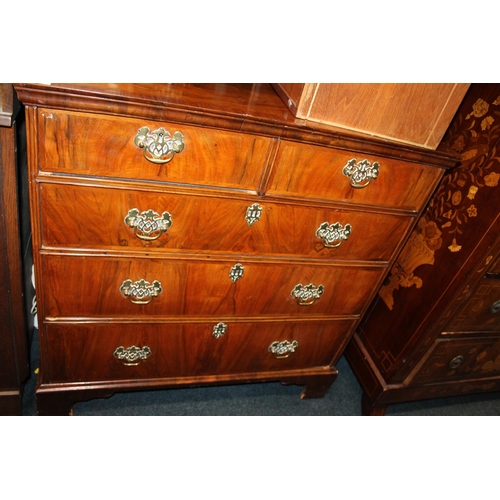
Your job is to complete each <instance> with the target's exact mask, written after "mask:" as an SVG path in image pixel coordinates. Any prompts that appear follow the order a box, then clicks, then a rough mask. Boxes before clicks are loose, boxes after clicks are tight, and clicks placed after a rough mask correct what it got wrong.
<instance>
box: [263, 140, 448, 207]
mask: <svg viewBox="0 0 500 500" xmlns="http://www.w3.org/2000/svg"><path fill="white" fill-rule="evenodd" d="M364 162H365V163H364ZM350 163H352V165H351V167H348V164H350ZM377 165H378V167H377ZM345 167H347V170H348V171H349V172H350V173H351V175H346V174H344V173H343V171H344V168H345ZM377 170H378V173H377ZM346 173H348V172H346ZM442 174H443V171H442V170H441V169H439V168H434V167H428V166H423V165H419V164H415V163H408V162H404V161H398V160H392V159H385V158H379V157H376V156H372V155H368V156H367V155H363V154H362V153H353V152H349V151H342V150H335V149H331V148H325V147H321V146H312V145H306V144H297V143H292V142H286V141H283V142H281V144H280V147H279V150H278V153H277V156H276V160H275V164H274V170H273V172H272V174H271V178H270V181H269V183H268V189H267V194H268V195H273V196H296V197H308V198H313V199H321V200H337V201H342V202H346V203H361V204H366V205H376V206H383V207H392V208H399V209H405V210H420V208H421V207H422V206H423V204H424V203H425V202H426V201H427V199H428V197H429V195H430V193H431V192H432V191H433V190H434V188H435V187H436V185H437V183H438V182H439V180H440V179H441V176H442ZM357 176H359V178H358V177H357ZM351 181H352V182H353V183H354V184H356V185H360V186H363V187H353V186H352V185H351Z"/></svg>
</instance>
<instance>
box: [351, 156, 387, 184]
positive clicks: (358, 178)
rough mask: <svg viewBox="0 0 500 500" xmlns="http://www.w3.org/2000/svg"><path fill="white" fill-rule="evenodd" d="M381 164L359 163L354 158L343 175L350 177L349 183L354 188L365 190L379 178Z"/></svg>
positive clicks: (364, 161)
mask: <svg viewBox="0 0 500 500" xmlns="http://www.w3.org/2000/svg"><path fill="white" fill-rule="evenodd" d="M379 171H380V164H379V163H378V162H377V161H374V162H373V163H370V162H369V161H368V160H362V161H360V162H359V163H357V160H356V158H352V159H351V160H349V161H348V162H347V164H346V166H345V167H344V168H343V169H342V173H343V174H344V175H345V176H347V177H349V182H350V183H351V186H352V187H354V188H364V187H366V186H368V184H370V182H371V181H372V180H374V179H376V178H377V177H378V174H379Z"/></svg>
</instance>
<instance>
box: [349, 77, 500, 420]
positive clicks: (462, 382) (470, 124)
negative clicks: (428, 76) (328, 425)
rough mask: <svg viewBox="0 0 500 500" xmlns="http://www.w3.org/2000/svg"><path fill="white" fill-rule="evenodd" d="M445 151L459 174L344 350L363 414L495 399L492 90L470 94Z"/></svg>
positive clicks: (498, 237) (441, 192) (499, 176)
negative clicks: (458, 399)
mask: <svg viewBox="0 0 500 500" xmlns="http://www.w3.org/2000/svg"><path fill="white" fill-rule="evenodd" d="M443 145H446V146H449V147H451V148H452V149H454V150H455V151H456V152H457V153H458V154H460V157H461V162H460V165H459V167H458V168H457V169H454V170H453V171H451V172H449V173H448V174H447V175H446V176H445V177H444V178H443V181H442V182H441V184H440V186H439V188H438V190H437V191H436V193H435V195H434V196H433V198H432V200H431V202H430V204H429V206H428V208H427V209H426V211H425V212H424V214H423V215H422V217H421V218H420V220H419V222H418V224H417V226H416V227H415V229H414V230H413V232H412V234H411V235H410V237H409V239H408V241H407V243H406V244H405V246H404V248H403V250H402V252H401V253H400V255H399V256H398V258H397V259H396V262H395V263H394V265H393V266H392V269H391V271H390V273H389V275H388V276H387V278H386V280H385V282H384V284H383V285H382V287H381V288H380V290H379V292H378V294H377V297H376V299H375V300H374V302H373V304H372V305H371V307H370V309H369V312H368V314H367V315H366V316H365V318H364V319H363V321H362V322H361V324H360V326H359V327H358V329H357V331H356V333H355V335H354V336H353V338H352V340H351V341H350V343H349V345H348V347H347V349H346V357H347V359H348V361H349V363H350V365H351V367H352V369H353V371H354V373H355V375H356V376H357V378H358V380H359V382H360V383H361V385H362V388H363V391H364V395H363V411H364V413H365V414H383V413H384V412H385V408H386V406H387V405H389V404H393V403H401V402H405V401H412V400H417V399H428V398H435V397H444V396H454V395H462V394H472V393H480V392H488V391H497V390H499V389H500V188H499V181H500V85H498V84H473V85H472V86H471V87H470V89H469V91H468V93H467V95H466V97H465V99H464V101H463V102H462V104H461V106H460V108H459V110H458V112H457V114H456V116H455V118H454V119H453V121H452V122H451V125H450V128H449V130H448V132H447V134H446V136H445V138H444V140H443Z"/></svg>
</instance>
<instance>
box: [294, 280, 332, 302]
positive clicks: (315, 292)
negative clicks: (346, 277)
mask: <svg viewBox="0 0 500 500" xmlns="http://www.w3.org/2000/svg"><path fill="white" fill-rule="evenodd" d="M324 291H325V287H324V286H323V285H318V286H315V285H313V284H312V283H309V285H306V286H304V285H302V283H299V284H298V285H295V287H294V289H293V290H292V297H295V298H296V299H297V302H298V304H299V306H311V305H313V304H314V303H315V302H316V301H317V300H318V299H319V298H320V297H321V296H322V295H323V292H324Z"/></svg>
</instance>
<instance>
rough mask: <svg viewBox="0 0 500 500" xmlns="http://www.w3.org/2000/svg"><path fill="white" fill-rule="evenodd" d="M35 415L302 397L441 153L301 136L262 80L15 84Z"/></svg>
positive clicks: (355, 138) (427, 190) (326, 374)
mask: <svg viewBox="0 0 500 500" xmlns="http://www.w3.org/2000/svg"><path fill="white" fill-rule="evenodd" d="M16 90H17V92H18V95H19V97H20V100H21V101H22V102H23V103H24V104H25V106H26V116H27V136H28V155H29V175H30V183H31V193H30V194H31V211H32V221H33V245H34V252H35V257H34V258H35V273H36V283H37V299H38V314H39V328H40V330H39V333H40V349H41V353H40V354H41V367H40V374H39V382H38V387H37V406H38V413H39V414H45V415H53V414H69V413H70V412H71V408H72V405H73V403H74V402H75V401H82V400H86V399H90V398H94V397H104V396H109V395H111V394H113V393H114V392H117V391H130V390H139V389H141V390H145V389H153V388H168V387H176V386H180V385H183V386H186V385H201V384H211V383H217V384H222V383H236V382H251V381H269V380H279V381H282V382H283V383H294V384H299V385H304V391H303V393H302V396H303V397H321V396H323V395H324V394H325V392H326V391H327V390H328V388H329V387H330V385H331V383H332V382H333V381H334V379H335V377H336V375H337V370H336V368H335V364H336V362H337V360H338V359H339V357H340V356H341V355H342V352H343V350H344V348H345V346H346V344H347V342H348V341H349V339H350V338H351V335H352V334H353V332H354V330H355V328H356V326H357V325H358V323H359V321H360V319H361V318H362V316H363V314H364V312H365V311H366V309H367V307H368V305H369V303H370V302H371V300H372V299H373V297H374V295H375V293H376V291H377V290H378V288H379V286H380V285H381V284H382V282H383V280H384V278H385V277H386V275H387V272H388V270H389V269H390V267H391V265H392V263H393V262H394V259H395V257H396V255H397V253H398V251H399V250H400V248H401V246H402V245H403V243H404V241H405V239H406V238H407V236H408V235H409V233H410V231H411V230H412V228H413V226H414V224H415V221H416V220H417V217H418V216H419V214H420V213H421V211H422V209H423V207H424V206H425V204H426V202H427V200H428V199H429V197H430V196H431V194H432V192H433V191H434V189H435V187H436V186H437V184H438V183H439V181H440V179H441V177H442V175H443V172H444V170H445V169H446V168H449V167H452V166H454V165H455V163H456V155H455V154H453V153H450V152H449V151H446V150H439V151H429V150H424V149H421V148H415V147H409V146H401V145H399V146H398V145H394V144H391V143H390V142H387V141H383V140H376V139H372V138H367V137H365V136H362V135H356V134H346V133H345V132H340V131H336V130H333V129H330V128H328V129H327V128H322V127H321V126H319V125H318V126H315V125H311V124H306V123H305V122H303V121H301V120H299V119H296V118H295V117H293V116H292V115H291V114H290V112H289V111H288V109H287V108H286V106H285V105H284V104H283V102H282V101H281V99H280V98H279V96H278V95H277V94H276V93H275V91H274V90H273V89H272V87H271V86H270V85H267V84H248V85H247V84H233V85H230V84H210V85H208V84H207V85H194V84H192V85H187V84H186V85H183V84H171V85H167V84H165V85H158V84H155V85H145V84H142V85H140V84H122V85H114V84H93V85H91V84H86V85H83V84H82V85H76V84H74V85H63V84H57V85H56V84H53V85H33V84H19V85H16Z"/></svg>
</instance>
